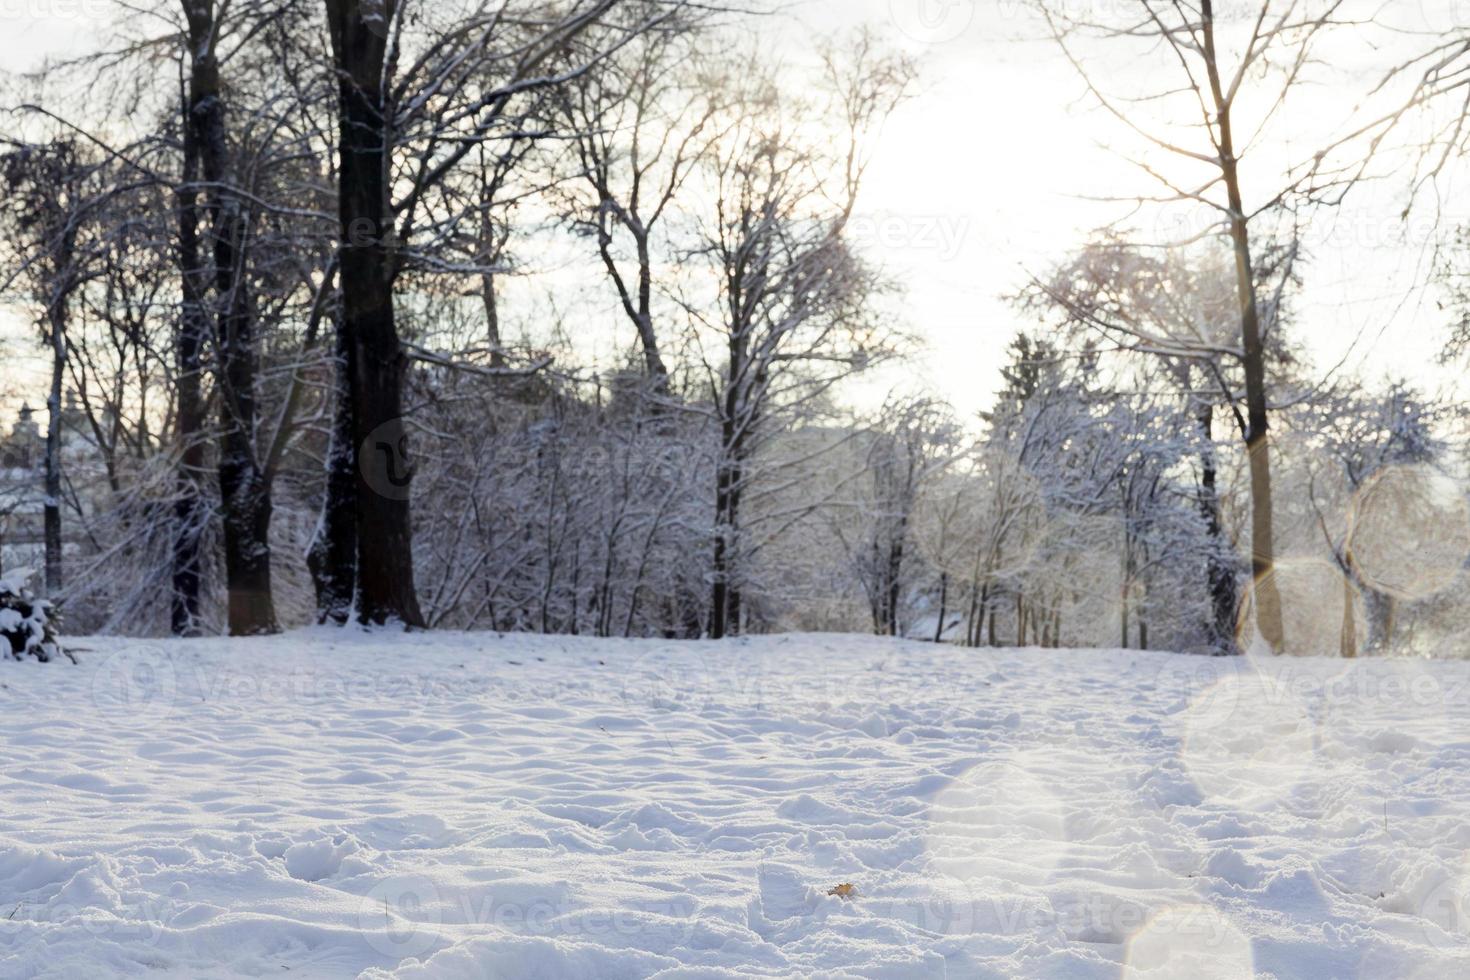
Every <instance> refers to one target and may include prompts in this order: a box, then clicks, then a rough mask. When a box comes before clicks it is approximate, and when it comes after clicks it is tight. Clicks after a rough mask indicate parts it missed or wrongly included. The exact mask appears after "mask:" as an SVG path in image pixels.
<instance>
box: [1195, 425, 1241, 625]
mask: <svg viewBox="0 0 1470 980" xmlns="http://www.w3.org/2000/svg"><path fill="white" fill-rule="evenodd" d="M1214 416H1215V409H1214V406H1212V405H1205V406H1203V407H1202V408H1201V409H1200V414H1199V427H1200V434H1201V436H1202V437H1203V442H1202V443H1201V447H1200V501H1199V506H1200V516H1201V517H1203V518H1204V521H1205V534H1206V536H1207V537H1208V539H1209V542H1210V550H1209V554H1207V555H1206V556H1205V576H1206V579H1207V584H1208V586H1209V590H1210V621H1209V622H1208V623H1207V624H1206V629H1207V633H1208V636H1209V641H1210V646H1211V648H1212V649H1214V650H1215V651H1216V652H1217V653H1233V652H1235V648H1236V647H1235V612H1236V603H1237V598H1236V595H1235V563H1234V561H1233V559H1232V557H1231V553H1230V552H1231V549H1230V544H1229V542H1227V541H1226V540H1225V522H1224V520H1223V519H1222V518H1221V516H1220V490H1219V480H1220V478H1219V466H1218V463H1217V461H1216V457H1215V442H1214Z"/></svg>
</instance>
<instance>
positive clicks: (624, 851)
mask: <svg viewBox="0 0 1470 980" xmlns="http://www.w3.org/2000/svg"><path fill="white" fill-rule="evenodd" d="M78 647H79V648H84V649H85V650H87V651H88V652H82V651H81V650H79V655H80V657H81V659H82V666H81V667H71V666H69V665H52V666H50V667H43V666H41V665H38V664H35V663H20V662H5V663H3V664H0V708H3V710H0V733H3V739H4V743H5V745H4V751H3V753H0V778H3V783H0V785H3V787H4V789H3V792H4V797H3V799H4V806H3V808H0V976H3V977H6V978H17V980H19V978H30V977H103V976H149V977H191V978H192V977H226V976H266V975H269V976H282V975H289V976H291V977H293V978H307V977H312V978H314V977H323V978H328V977H330V978H338V977H352V976H363V977H366V978H371V980H388V978H402V980H407V978H436V980H441V978H461V977H462V978H485V977H508V978H517V980H534V978H587V980H620V978H637V977H653V976H656V977H660V978H667V980H673V978H719V977H814V976H820V977H823V978H833V977H882V978H910V977H936V978H937V977H980V978H1005V977H1066V978H1094V977H1095V978H1116V977H1127V978H1137V980H1162V978H1177V977H1187V978H1190V980H1200V978H1204V980H1211V978H1237V977H1250V976H1257V977H1278V978H1296V977H1301V978H1350V977H1363V978H1374V980H1376V978H1386V977H1409V978H1415V977H1418V978H1425V980H1428V978H1443V977H1453V976H1470V916H1467V915H1466V911H1467V897H1470V864H1467V862H1466V856H1467V854H1470V772H1467V763H1470V735H1467V734H1466V733H1467V732H1470V726H1467V724H1466V722H1467V720H1470V695H1467V685H1470V664H1466V663H1459V662H1449V663H1443V662H1442V663H1428V662H1420V661H1357V662H1343V661H1329V660H1278V661H1270V662H1264V663H1257V662H1253V661H1249V660H1238V661H1236V660H1209V659H1199V658H1190V657H1177V656H1168V655H1163V654H1149V653H1130V652H1096V651H1091V652H1055V651H1035V650H1032V651H968V650H967V651H960V650H955V649H943V650H940V649H937V648H935V647H933V646H928V645H924V644H917V643H897V642H891V641H885V640H877V639H870V638H854V637H835V636H815V637H813V636H805V637H780V638H770V639H752V640H748V641H734V642H726V643H722V644H705V645H699V644H679V643H658V642H642V643H631V642H608V641H593V640H570V639H557V638H539V637H517V638H504V639H502V638H497V637H494V636H460V635H430V636H409V637H405V636H384V635H371V634H355V633H342V632H338V631H325V630H323V631H309V632H306V633H300V634H294V635H291V636H287V637H279V638H273V639H267V640H249V641H239V640H237V641H225V640H203V641H180V642H170V643H150V642H140V641H117V640H100V639H98V640H91V641H84V642H80V643H79V644H78ZM840 884H851V885H853V886H854V888H855V892H856V894H855V895H853V896H851V897H848V898H843V897H835V896H833V895H829V894H828V893H829V891H831V890H832V889H834V888H835V887H836V886H838V885H840Z"/></svg>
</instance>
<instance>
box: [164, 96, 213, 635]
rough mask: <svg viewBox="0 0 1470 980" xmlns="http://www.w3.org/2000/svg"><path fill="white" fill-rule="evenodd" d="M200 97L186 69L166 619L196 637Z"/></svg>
mask: <svg viewBox="0 0 1470 980" xmlns="http://www.w3.org/2000/svg"><path fill="white" fill-rule="evenodd" d="M201 99H202V94H201V92H200V88H199V84H198V77H197V72H196V73H191V77H190V83H189V86H188V91H187V93H186V94H185V97H184V103H185V104H184V106H183V110H184V120H183V122H184V125H183V131H184V166H183V180H182V181H181V182H180V184H179V187H178V190H177V192H176V194H175V200H176V203H177V207H178V210H179V279H180V282H181V283H182V287H183V298H182V303H181V305H180V308H179V328H178V338H177V341H176V343H175V348H174V357H175V368H176V370H177V372H178V379H177V385H178V440H179V445H180V447H181V450H182V452H181V454H180V456H179V464H178V471H177V473H176V475H175V477H174V531H173V602H172V612H171V615H170V620H171V624H172V628H173V632H174V635H175V636H198V635H199V633H200V632H201V624H200V621H199V600H200V591H201V588H202V583H203V566H202V564H201V559H200V554H199V540H200V537H201V535H202V533H203V527H202V524H203V520H204V513H203V510H204V507H203V501H202V500H201V498H200V493H199V479H200V475H201V474H202V473H203V471H204V397H203V395H202V393H201V390H200V375H201V373H202V370H203V367H202V365H203V353H204V340H205V337H207V336H208V333H209V320H208V314H207V312H206V309H205V297H206V294H207V293H208V291H209V268H208V266H207V265H205V263H204V262H203V260H202V258H201V251H200V243H199V191H198V189H197V187H196V184H197V182H198V180H199V171H200V157H201V155H202V151H201V149H200V139H199V135H198V127H197V126H196V124H195V122H194V120H195V119H196V118H197V116H198V109H199V103H200V101H201Z"/></svg>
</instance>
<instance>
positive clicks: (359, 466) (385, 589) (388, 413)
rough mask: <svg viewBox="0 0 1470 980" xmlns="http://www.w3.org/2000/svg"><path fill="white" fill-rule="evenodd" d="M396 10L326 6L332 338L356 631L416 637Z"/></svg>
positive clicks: (349, 0)
mask: <svg viewBox="0 0 1470 980" xmlns="http://www.w3.org/2000/svg"><path fill="white" fill-rule="evenodd" d="M397 6H398V4H397V2H396V0H382V2H381V3H371V2H367V0H326V8H327V22H328V26H329V28H330V30H331V35H332V52H333V57H334V60H335V65H336V69H337V76H338V79H339V85H338V98H339V113H338V115H339V120H338V121H339V134H338V140H339V150H340V156H341V164H340V175H341V177H340V180H341V185H340V189H339V202H338V210H339V217H340V221H341V249H342V261H341V277H342V278H341V281H342V319H341V322H340V324H339V330H340V331H341V333H342V335H343V339H344V341H345V343H344V353H345V354H346V368H347V371H346V375H347V395H348V398H349V400H350V402H351V408H352V442H351V444H350V449H351V451H352V452H353V454H354V462H355V464H356V465H355V467H354V469H355V471H356V476H357V481H356V482H357V486H356V494H355V497H356V500H355V504H356V537H357V542H356V544H357V562H356V571H357V586H356V590H355V596H356V603H357V615H358V618H359V619H360V620H361V621H363V622H365V623H376V624H384V623H388V622H398V623H402V624H403V625H405V626H409V627H421V626H423V625H424V617H423V613H422V612H421V611H420V610H419V602H418V595H417V593H416V591H415V588H414V573H413V520H412V513H411V510H410V506H409V500H410V484H411V482H412V477H413V474H412V468H411V466H410V465H409V457H408V433H407V429H406V427H405V426H404V420H403V382H404V378H405V376H406V373H407V358H406V356H405V354H404V351H403V345H402V344H401V343H400V341H399V338H398V330H397V325H396V322H395V320H394V313H393V289H394V282H395V279H396V277H397V257H396V248H395V245H394V242H393V234H394V227H393V216H392V213H391V207H390V205H389V199H388V195H389V187H388V171H389V166H390V157H391V152H390V150H391V145H390V144H391V140H392V133H391V123H390V120H389V118H388V116H387V113H386V111H385V105H384V89H385V78H384V69H385V65H384V59H385V55H386V48H387V36H388V33H389V30H390V25H392V24H393V23H394V22H395V18H396V13H397ZM339 544H340V542H339Z"/></svg>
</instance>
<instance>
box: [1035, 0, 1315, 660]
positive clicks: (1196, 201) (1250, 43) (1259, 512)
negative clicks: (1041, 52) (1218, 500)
mask: <svg viewBox="0 0 1470 980" xmlns="http://www.w3.org/2000/svg"><path fill="white" fill-rule="evenodd" d="M1341 6H1342V0H1313V2H1310V3H1303V2H1299V0H1286V2H1280V0H1257V2H1256V3H1255V4H1253V5H1252V7H1251V8H1250V10H1249V11H1246V12H1244V13H1245V16H1240V17H1232V18H1231V20H1230V21H1229V22H1227V21H1226V20H1225V19H1223V18H1222V17H1220V16H1217V12H1216V5H1215V3H1214V2H1213V0H1200V2H1199V3H1198V4H1195V3H1191V2H1185V0H1142V2H1141V3H1140V4H1139V5H1138V7H1137V9H1136V10H1133V9H1131V8H1130V9H1129V10H1128V11H1126V12H1125V11H1122V10H1120V11H1119V12H1118V13H1117V15H1116V16H1115V17H1113V18H1112V19H1111V20H1109V19H1106V18H1103V17H1093V16H1092V14H1091V12H1090V11H1088V12H1083V13H1078V12H1076V11H1075V10H1073V9H1070V8H1068V7H1067V6H1066V5H1062V4H1052V3H1050V2H1049V0H1040V2H1039V7H1040V9H1041V12H1042V14H1043V16H1044V17H1045V19H1046V22H1047V23H1048V25H1049V26H1050V28H1051V30H1052V33H1053V35H1054V36H1055V38H1056V39H1057V41H1058V42H1059V43H1060V45H1061V46H1062V50H1063V51H1064V52H1065V54H1066V56H1067V57H1068V58H1069V60H1070V61H1071V62H1072V64H1073V65H1074V66H1075V67H1076V69H1077V71H1078V73H1079V74H1080V75H1081V76H1082V78H1083V79H1084V82H1085V84H1086V85H1087V88H1088V90H1089V92H1090V93H1091V94H1092V96H1093V97H1094V98H1095V99H1096V100H1097V102H1098V103H1099V104H1100V105H1101V106H1102V108H1103V110H1104V111H1105V112H1107V113H1108V114H1110V115H1111V116H1112V117H1113V118H1115V119H1116V120H1117V121H1118V122H1119V124H1120V125H1121V126H1123V127H1124V128H1125V129H1126V130H1127V131H1128V132H1129V133H1130V134H1132V135H1134V136H1135V137H1137V138H1138V139H1139V140H1140V141H1141V142H1142V143H1143V145H1144V146H1145V148H1146V152H1147V154H1149V155H1150V156H1149V157H1144V158H1140V159H1138V160H1137V163H1138V166H1139V167H1140V168H1141V169H1142V170H1143V171H1144V172H1145V173H1147V174H1148V175H1149V177H1150V178H1151V179H1153V180H1155V181H1156V182H1157V184H1158V185H1159V186H1160V187H1161V188H1162V193H1161V194H1160V195H1159V196H1156V197H1145V198H1139V199H1137V200H1136V201H1135V203H1137V204H1179V205H1187V206H1193V207H1203V208H1206V209H1208V210H1210V211H1211V212H1213V213H1214V214H1215V215H1216V216H1217V218H1218V222H1219V227H1222V228H1223V229H1224V231H1225V233H1226V234H1227V235H1228V237H1229V240H1230V242H1231V247H1232V250H1233V253H1234V260H1235V261H1234V266H1235V269H1234V282H1235V292H1236V302H1237V307H1238V317H1237V319H1238V340H1237V342H1236V343H1235V344H1233V345H1231V346H1232V351H1231V353H1232V354H1234V355H1235V356H1236V357H1238V359H1239V361H1240V364H1241V369H1242V375H1243V380H1244V403H1245V412H1244V421H1245V426H1244V441H1245V446H1246V452H1247V454H1248V456H1249V460H1250V491H1251V569H1252V576H1253V580H1254V582H1255V590H1256V593H1257V595H1256V602H1255V604H1254V608H1255V613H1256V619H1257V622H1258V625H1259V629H1260V633H1261V636H1262V638H1263V639H1264V640H1265V641H1266V642H1267V643H1268V644H1269V645H1270V646H1271V648H1272V649H1274V650H1278V651H1280V650H1282V649H1283V648H1284V644H1285V642H1286V638H1285V637H1284V635H1283V626H1282V614H1281V601H1280V596H1279V595H1278V594H1277V590H1276V587H1275V584H1274V579H1273V577H1272V575H1271V570H1272V565H1273V562H1274V555H1275V548H1274V544H1273V535H1274V531H1273V526H1274V521H1273V503H1272V494H1271V449H1270V443H1269V436H1270V412H1269V392H1268V380H1267V379H1268V364H1267V361H1268V353H1267V352H1268V349H1269V343H1270V339H1271V336H1270V335H1271V331H1272V329H1273V327H1274V326H1275V324H1274V323H1273V321H1272V315H1271V301H1270V299H1269V296H1268V297H1266V298H1263V296H1262V295H1261V276H1260V270H1261V265H1260V263H1261V253H1262V242H1261V241H1260V240H1259V238H1260V234H1259V232H1260V227H1261V225H1263V224H1264V222H1265V221H1266V220H1270V218H1271V216H1273V215H1274V214H1276V213H1277V211H1278V209H1279V208H1280V207H1281V205H1282V204H1283V203H1284V202H1286V201H1287V200H1288V195H1289V194H1290V193H1291V192H1293V191H1296V190H1299V189H1300V188H1301V187H1302V186H1303V183H1302V181H1299V180H1298V181H1292V180H1288V181H1287V182H1286V186H1284V187H1279V188H1273V189H1271V190H1270V191H1269V192H1268V193H1266V194H1265V195H1260V194H1257V195H1256V196H1254V197H1253V198H1252V200H1255V201H1263V202H1264V203H1260V204H1257V205H1254V206H1251V207H1248V206H1247V204H1246V199H1247V193H1246V189H1245V184H1246V179H1245V174H1244V173H1243V170H1242V163H1243V161H1245V160H1246V158H1247V155H1248V153H1249V151H1250V150H1252V149H1254V148H1256V147H1257V146H1259V144H1260V142H1261V140H1262V138H1263V135H1264V134H1265V133H1266V131H1267V128H1268V127H1269V125H1270V124H1271V122H1272V121H1273V120H1275V119H1276V118H1277V116H1278V114H1279V113H1280V110H1281V108H1282V106H1283V105H1284V104H1285V102H1286V100H1287V98H1288V96H1289V95H1290V93H1291V92H1292V91H1293V90H1294V89H1295V88H1296V87H1298V86H1299V85H1302V84H1305V83H1306V82H1307V81H1308V77H1307V75H1306V70H1307V68H1308V67H1309V66H1311V65H1312V63H1313V59H1314V56H1315V50H1316V47H1317V45H1318V42H1319V41H1320V40H1321V38H1322V36H1323V35H1324V34H1325V33H1326V32H1327V31H1328V30H1330V29H1331V28H1333V27H1334V26H1337V25H1338V24H1339V23H1340V22H1341V21H1340V19H1339V9H1340V8H1341ZM1097 44H1103V45H1108V46H1110V47H1112V48H1126V49H1127V50H1129V51H1133V52H1135V53H1136V54H1137V55H1139V56H1140V57H1159V58H1161V59H1163V60H1164V61H1165V62H1166V64H1167V65H1168V70H1169V71H1170V72H1172V73H1173V74H1172V78H1171V79H1170V80H1169V81H1167V82H1163V83H1160V84H1157V85H1155V84H1154V82H1153V79H1155V78H1157V77H1158V75H1157V74H1151V75H1150V79H1151V80H1150V83H1149V84H1150V86H1151V88H1150V91H1149V92H1147V93H1142V94H1126V95H1118V94H1115V93H1113V92H1110V91H1109V89H1108V88H1107V87H1106V86H1105V85H1104V84H1103V83H1102V82H1101V81H1100V80H1099V79H1098V78H1097V77H1096V76H1095V73H1094V72H1092V71H1090V70H1089V69H1088V67H1087V65H1086V62H1085V58H1086V55H1085V54H1084V53H1083V50H1082V49H1083V48H1085V47H1087V46H1089V45H1097ZM1247 95H1249V96H1251V100H1250V101H1251V104H1252V105H1253V106H1254V107H1256V114H1255V116H1254V118H1253V119H1251V120H1249V121H1247V120H1246V119H1244V118H1242V117H1243V116H1244V115H1245V113H1244V112H1243V110H1242V109H1241V105H1242V103H1243V102H1244V101H1245V99H1246V96H1247ZM1146 104H1154V105H1159V104H1166V105H1170V106H1172V105H1176V104H1177V106H1179V107H1180V109H1181V112H1183V113H1187V114H1188V115H1186V116H1185V121H1183V122H1181V121H1179V120H1174V121H1173V125H1172V126H1161V127H1159V128H1158V129H1153V128H1150V126H1149V124H1148V123H1147V122H1145V121H1144V120H1145V118H1146V117H1145V115H1144V113H1143V111H1142V110H1141V108H1140V107H1141V106H1143V105H1146ZM1160 155H1162V156H1164V157H1166V158H1173V161H1174V164H1175V165H1177V167H1176V168H1170V167H1164V166H1160V165H1157V164H1154V163H1151V162H1150V158H1151V157H1157V156H1160ZM1190 168H1194V169H1195V170H1197V171H1199V174H1198V175H1193V174H1190V175H1186V176H1184V177H1183V178H1180V177H1176V176H1172V175H1171V169H1179V170H1180V171H1181V172H1186V171H1188V170H1189V169H1190ZM1291 265H1292V263H1291V262H1285V263H1282V264H1281V265H1280V266H1279V268H1280V269H1281V271H1282V273H1283V274H1282V276H1281V278H1280V279H1279V281H1278V288H1284V284H1285V282H1286V281H1288V279H1289V272H1290V269H1291ZM1153 339H1154V338H1148V337H1140V340H1141V341H1143V342H1145V343H1149V342H1151V341H1152V340H1153ZM1161 346H1162V348H1163V349H1164V350H1168V349H1169V348H1168V346H1167V344H1165V345H1161Z"/></svg>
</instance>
